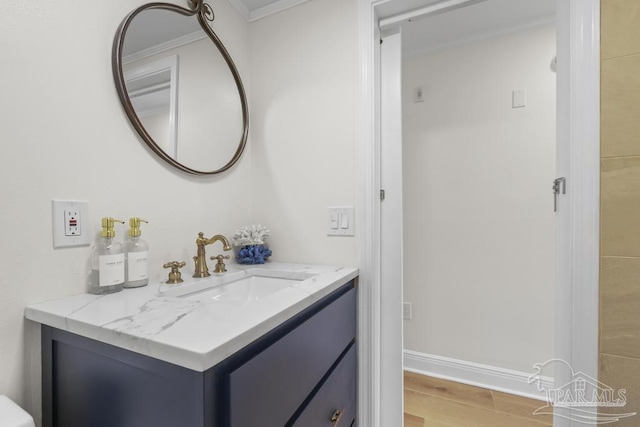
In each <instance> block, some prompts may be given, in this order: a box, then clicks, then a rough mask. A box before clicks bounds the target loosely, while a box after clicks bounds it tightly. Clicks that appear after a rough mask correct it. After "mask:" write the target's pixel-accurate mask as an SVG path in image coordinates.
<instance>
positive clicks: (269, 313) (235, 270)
mask: <svg viewBox="0 0 640 427" xmlns="http://www.w3.org/2000/svg"><path fill="white" fill-rule="evenodd" d="M254 269H259V271H260V272H259V273H257V274H258V275H265V276H269V275H271V276H278V277H290V278H291V279H294V280H290V283H291V285H290V286H287V287H284V288H283V289H280V290H277V291H275V292H274V293H271V294H269V295H266V296H260V297H259V298H258V297H255V296H247V297H244V298H227V299H224V298H215V297H214V298H211V297H209V298H206V299H205V298H203V299H200V298H197V297H195V298H194V297H191V295H197V294H198V292H203V289H204V288H205V287H206V288H207V289H212V288H210V286H208V285H210V284H213V285H215V284H219V283H222V281H225V282H227V281H228V280H229V279H233V280H237V279H241V278H244V277H247V276H249V275H250V274H251V273H252V272H255V271H256V270H254ZM228 270H229V271H228V272H227V273H222V274H221V275H218V274H212V277H211V278H206V279H192V278H188V279H187V278H184V277H183V278H184V279H185V283H181V284H178V285H167V284H164V283H162V284H159V283H155V284H149V285H148V286H144V287H141V288H135V289H124V290H123V291H122V292H117V293H114V294H109V295H91V294H79V295H73V296H70V297H66V298H62V299H58V300H54V301H47V302H42V303H38V304H33V305H30V306H28V307H27V308H26V309H25V317H26V318H27V319H29V320H32V321H34V322H39V323H42V324H45V325H49V326H52V327H54V328H58V329H62V330H65V331H68V332H71V333H74V334H77V335H81V336H84V337H87V338H91V339H94V340H97V341H101V342H104V343H107V344H111V345H114V346H117V347H121V348H124V349H127V350H131V351H134V352H136V353H140V354H144V355H147V356H151V357H154V358H156V359H160V360H164V361H166V362H169V363H173V364H176V365H179V366H183V367H185V368H189V369H192V370H195V371H199V372H203V371H205V370H207V369H209V368H211V367H212V366H214V365H216V364H217V363H219V362H221V361H222V360H224V359H226V358H227V357H228V356H230V355H232V354H233V353H235V352H236V351H238V350H240V349H241V348H243V347H244V346H246V345H247V344H249V343H251V342H252V341H254V340H255V339H257V338H259V337H260V336H262V335H264V334H265V333H267V332H268V331H270V330H271V329H273V328H274V327H276V326H278V325H279V324H281V323H282V322H284V321H286V320H287V319H289V318H291V317H293V316H294V315H295V314H297V313H299V312H300V311H302V310H303V309H305V308H307V307H309V306H310V305H312V304H313V303H315V302H317V301H319V300H320V299H322V298H323V297H324V296H326V295H328V294H330V293H331V292H332V291H334V290H336V289H338V288H339V287H340V286H342V285H344V284H345V283H347V282H348V281H350V280H351V279H353V278H355V277H356V276H357V275H358V269H357V268H353V267H335V266H317V265H301V264H287V263H278V262H270V263H267V264H264V265H261V266H254V265H252V266H240V265H229V266H228ZM263 273H264V274H263ZM185 275H186V274H185ZM303 279H304V280H303ZM180 294H184V295H180Z"/></svg>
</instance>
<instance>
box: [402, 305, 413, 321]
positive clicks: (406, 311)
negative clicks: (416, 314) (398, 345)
mask: <svg viewBox="0 0 640 427" xmlns="http://www.w3.org/2000/svg"><path fill="white" fill-rule="evenodd" d="M402 317H403V318H405V319H407V320H411V319H412V318H413V307H412V306H411V303H410V302H403V303H402Z"/></svg>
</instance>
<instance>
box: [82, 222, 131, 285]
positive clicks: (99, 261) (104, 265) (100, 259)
mask: <svg viewBox="0 0 640 427" xmlns="http://www.w3.org/2000/svg"><path fill="white" fill-rule="evenodd" d="M116 222H119V223H121V224H124V221H121V220H119V219H113V218H102V233H101V234H100V238H99V239H98V241H97V242H96V243H95V245H94V246H93V248H92V250H91V276H90V280H89V292H91V293H92V294H111V293H114V292H119V291H121V290H122V286H123V284H124V248H123V246H122V244H121V243H120V242H116V241H114V240H113V238H114V237H115V236H116V233H115V230H114V228H113V226H114V224H115V223H116Z"/></svg>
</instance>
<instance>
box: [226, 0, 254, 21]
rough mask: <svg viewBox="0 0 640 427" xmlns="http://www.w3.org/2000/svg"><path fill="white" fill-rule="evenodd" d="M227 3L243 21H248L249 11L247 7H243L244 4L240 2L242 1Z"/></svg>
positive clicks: (230, 0) (231, 0) (234, 0)
mask: <svg viewBox="0 0 640 427" xmlns="http://www.w3.org/2000/svg"><path fill="white" fill-rule="evenodd" d="M228 1H229V3H231V6H233V7H234V8H235V9H236V10H237V11H238V12H239V13H240V15H242V17H243V18H244V19H246V20H247V21H249V20H250V15H251V14H250V12H249V9H247V6H245V5H244V3H243V2H242V0H228Z"/></svg>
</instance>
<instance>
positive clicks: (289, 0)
mask: <svg viewBox="0 0 640 427" xmlns="http://www.w3.org/2000/svg"><path fill="white" fill-rule="evenodd" d="M230 1H231V0H230ZM233 1H238V0H233ZM308 1H309V0H278V1H277V2H275V3H271V4H269V5H267V6H263V7H261V8H258V9H256V10H254V11H251V12H250V13H249V19H248V21H249V22H255V21H257V20H259V19H262V18H266V17H267V16H269V15H273V14H276V13H278V12H282V11H283V10H286V9H289V8H292V7H294V6H297V5H299V4H302V3H306V2H308Z"/></svg>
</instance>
